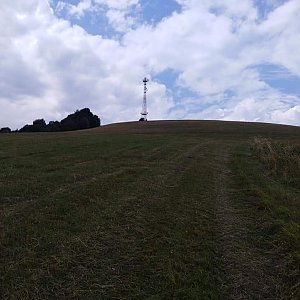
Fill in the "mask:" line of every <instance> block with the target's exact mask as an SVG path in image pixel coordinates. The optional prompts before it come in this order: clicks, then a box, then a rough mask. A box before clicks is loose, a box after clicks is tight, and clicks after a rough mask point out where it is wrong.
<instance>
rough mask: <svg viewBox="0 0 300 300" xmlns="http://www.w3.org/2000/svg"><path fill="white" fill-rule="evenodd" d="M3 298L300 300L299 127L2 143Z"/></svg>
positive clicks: (24, 138)
mask: <svg viewBox="0 0 300 300" xmlns="http://www.w3.org/2000/svg"><path fill="white" fill-rule="evenodd" d="M0 201H1V287H2V288H1V291H2V292H1V293H2V295H1V298H2V299H71V298H73V299H299V295H300V292H299V289H300V286H299V276H300V274H299V269H300V223H299V217H300V128H299V127H292V126H283V125H274V124H261V123H243V122H220V121H159V122H131V123H121V124H112V125H107V126H102V127H100V128H97V129H92V130H85V131H78V132H67V133H57V134H54V133H44V134H2V135H0Z"/></svg>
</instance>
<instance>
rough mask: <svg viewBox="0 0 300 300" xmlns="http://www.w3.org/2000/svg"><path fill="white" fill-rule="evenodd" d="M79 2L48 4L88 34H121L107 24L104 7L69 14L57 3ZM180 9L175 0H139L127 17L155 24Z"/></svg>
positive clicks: (56, 0) (62, 0)
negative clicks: (75, 14)
mask: <svg viewBox="0 0 300 300" xmlns="http://www.w3.org/2000/svg"><path fill="white" fill-rule="evenodd" d="M79 2H80V0H50V5H51V7H52V9H53V11H54V12H55V14H56V15H57V16H58V17H60V18H63V19H67V20H69V21H70V22H71V24H72V25H78V26H80V27H82V28H83V29H84V30H85V31H86V32H88V33H89V34H92V35H102V36H103V37H106V38H119V37H120V36H121V35H122V34H121V33H119V32H117V31H116V30H115V28H113V26H111V25H110V24H109V22H108V19H107V16H106V11H105V7H99V6H97V8H98V9H97V10H94V11H85V12H84V14H83V15H82V16H71V15H70V14H68V10H67V7H65V8H62V9H58V7H59V6H58V4H59V3H65V4H66V5H68V4H71V5H78V3H79ZM180 10H181V6H180V5H179V4H178V3H177V2H176V1H175V0H164V1H161V0H140V2H139V5H138V6H136V7H134V8H133V9H132V10H129V11H128V17H132V18H133V19H135V20H136V23H137V24H141V23H147V24H151V25H155V24H157V23H159V22H160V21H161V20H162V19H164V18H166V17H168V16H171V15H172V14H173V13H174V12H180Z"/></svg>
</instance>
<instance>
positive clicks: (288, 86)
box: [254, 64, 300, 97]
mask: <svg viewBox="0 0 300 300" xmlns="http://www.w3.org/2000/svg"><path fill="white" fill-rule="evenodd" d="M254 68H255V69H256V70H257V71H258V72H259V75H260V78H261V80H263V81H264V82H266V83H267V84H268V85H269V86H271V87H272V88H275V89H277V90H279V91H280V92H282V93H285V94H289V95H295V96H298V97H300V77H299V76H296V75H294V74H292V73H291V72H290V71H289V70H288V69H286V68H284V67H282V66H278V65H273V64H262V65H259V66H255V67H254Z"/></svg>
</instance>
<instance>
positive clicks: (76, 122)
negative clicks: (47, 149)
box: [19, 108, 101, 132]
mask: <svg viewBox="0 0 300 300" xmlns="http://www.w3.org/2000/svg"><path fill="white" fill-rule="evenodd" d="M100 124H101V122H100V119H99V117H98V116H97V115H94V114H93V113H92V112H91V111H90V109H89V108H84V109H81V110H77V111H75V112H74V113H73V114H70V115H68V116H67V117H66V118H65V119H63V120H61V121H60V122H59V121H50V122H49V123H48V124H46V122H45V120H44V119H37V120H35V121H33V123H32V125H25V126H24V127H23V128H21V129H20V130H19V132H57V131H73V130H81V129H88V128H95V127H99V126H100Z"/></svg>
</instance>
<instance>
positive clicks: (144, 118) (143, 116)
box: [140, 77, 149, 121]
mask: <svg viewBox="0 0 300 300" xmlns="http://www.w3.org/2000/svg"><path fill="white" fill-rule="evenodd" d="M147 82H149V79H147V78H146V77H145V78H144V79H143V83H144V97H143V106H142V112H141V118H140V121H147V115H148V112H147V91H148V89H147Z"/></svg>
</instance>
